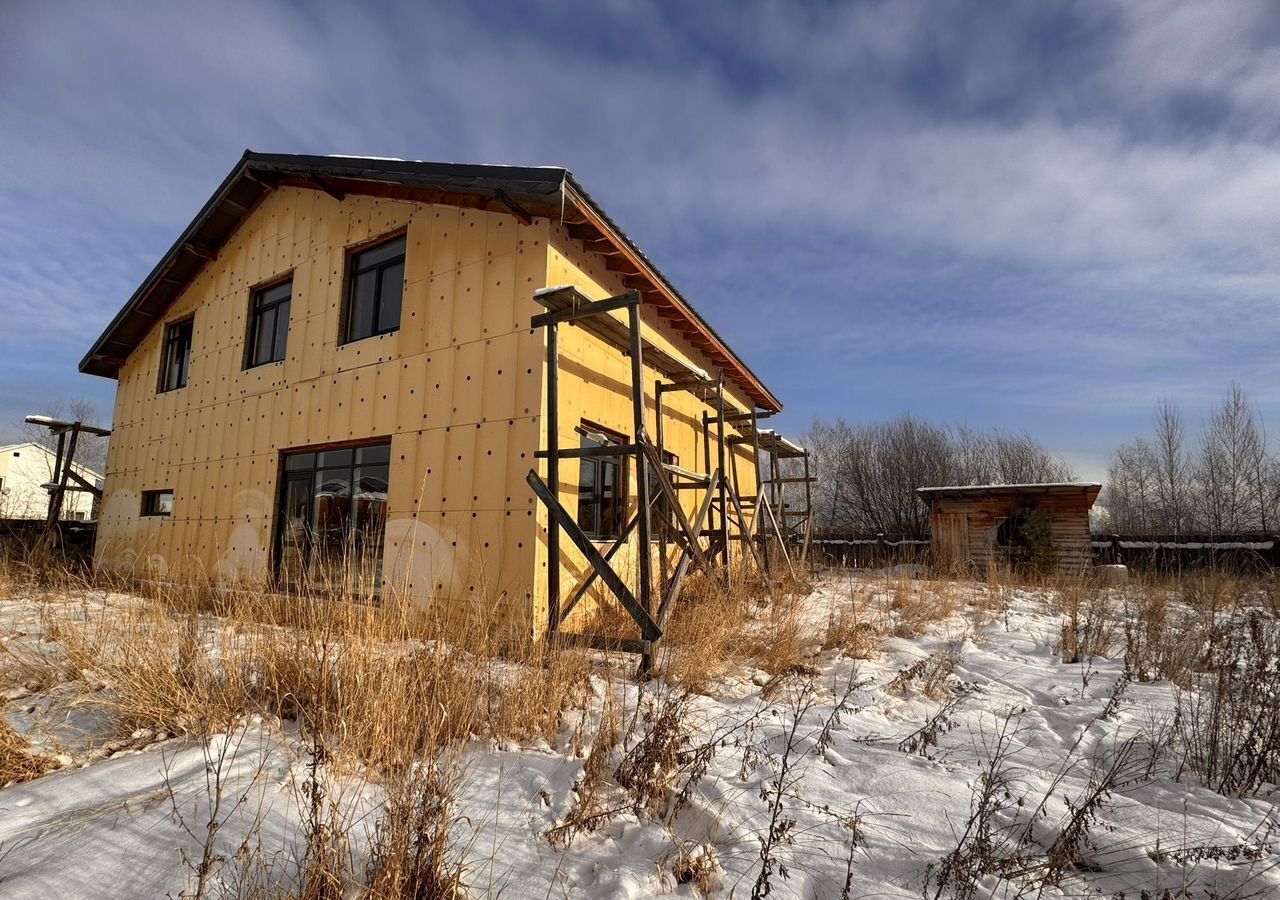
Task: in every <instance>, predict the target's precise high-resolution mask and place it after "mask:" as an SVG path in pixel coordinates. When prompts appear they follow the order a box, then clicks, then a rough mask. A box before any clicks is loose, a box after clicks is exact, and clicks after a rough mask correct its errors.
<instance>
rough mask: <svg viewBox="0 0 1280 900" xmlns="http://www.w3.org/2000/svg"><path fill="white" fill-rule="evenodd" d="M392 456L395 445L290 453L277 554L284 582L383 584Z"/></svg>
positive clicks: (370, 588) (318, 586)
mask: <svg viewBox="0 0 1280 900" xmlns="http://www.w3.org/2000/svg"><path fill="white" fill-rule="evenodd" d="M390 457H391V447H390V444H377V445H371V446H366V447H357V448H351V447H345V448H342V449H339V450H324V451H320V452H317V453H312V452H306V453H296V454H288V455H286V456H285V460H284V481H283V484H282V485H281V491H280V510H279V514H280V518H279V522H280V524H279V532H278V538H277V557H276V559H277V566H278V575H279V578H280V580H281V581H282V582H283V583H285V584H287V585H290V586H294V587H298V588H300V589H306V590H313V591H314V590H324V589H330V590H334V591H337V592H342V593H352V592H355V593H375V592H376V591H377V590H378V587H379V581H380V579H381V566H382V546H383V536H384V534H385V531H386V522H387V483H388V468H389V462H388V461H389V460H390Z"/></svg>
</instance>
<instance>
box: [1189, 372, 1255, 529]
mask: <svg viewBox="0 0 1280 900" xmlns="http://www.w3.org/2000/svg"><path fill="white" fill-rule="evenodd" d="M1265 455H1266V445H1265V441H1264V439H1263V437H1262V431H1261V428H1260V426H1259V424H1258V421H1257V419H1256V417H1255V415H1254V411H1253V407H1252V406H1250V404H1249V401H1248V399H1247V398H1246V397H1245V393H1244V391H1243V390H1242V389H1241V388H1240V386H1239V385H1238V384H1232V385H1231V386H1230V387H1229V388H1228V389H1227V394H1226V396H1225V397H1224V398H1223V400H1222V405H1221V406H1219V407H1218V409H1217V410H1215V411H1214V413H1213V415H1212V416H1210V417H1209V420H1208V422H1206V423H1205V426H1204V435H1203V439H1202V443H1201V447H1200V469H1199V478H1200V486H1201V500H1202V504H1203V509H1204V518H1205V525H1206V526H1207V527H1208V528H1209V529H1210V530H1211V531H1212V532H1214V533H1218V534H1227V533H1232V532H1240V531H1248V530H1253V529H1257V528H1259V527H1261V521H1262V519H1263V514H1262V510H1261V508H1260V507H1259V504H1258V501H1259V493H1258V491H1257V489H1256V487H1255V481H1256V477H1255V473H1256V471H1257V468H1258V460H1259V458H1260V457H1262V456H1265Z"/></svg>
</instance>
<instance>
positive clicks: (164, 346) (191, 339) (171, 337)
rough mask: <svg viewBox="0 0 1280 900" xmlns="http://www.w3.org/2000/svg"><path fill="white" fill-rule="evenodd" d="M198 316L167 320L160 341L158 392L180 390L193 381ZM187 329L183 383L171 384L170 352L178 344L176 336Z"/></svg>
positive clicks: (164, 392) (182, 374)
mask: <svg viewBox="0 0 1280 900" xmlns="http://www.w3.org/2000/svg"><path fill="white" fill-rule="evenodd" d="M195 326H196V317H195V316H194V315H190V316H187V317H185V318H182V319H174V320H173V321H172V322H166V323H165V325H164V335H163V337H162V338H161V342H160V377H159V379H158V380H157V382H156V393H157V394H167V393H169V392H170V391H180V390H182V389H183V388H185V387H186V386H187V385H188V384H189V383H190V381H191V351H192V347H193V345H194V344H195V334H196V327H195ZM183 331H186V335H187V339H186V359H185V360H184V361H183V363H182V373H181V383H180V384H169V379H168V376H169V370H170V360H171V356H170V354H171V353H172V352H173V350H174V347H175V346H177V345H178V343H179V342H178V341H177V340H176V336H177V335H178V334H180V333H181V332H183Z"/></svg>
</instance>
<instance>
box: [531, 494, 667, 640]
mask: <svg viewBox="0 0 1280 900" xmlns="http://www.w3.org/2000/svg"><path fill="white" fill-rule="evenodd" d="M525 480H526V481H528V482H529V487H531V488H533V492H534V494H536V495H537V497H538V499H539V500H541V501H542V503H543V505H544V506H546V508H547V512H548V513H549V514H550V515H551V516H552V517H553V518H554V519H555V520H556V522H557V523H558V524H559V525H560V528H561V529H562V530H563V531H564V533H565V534H567V535H568V536H569V539H570V540H572V541H573V543H574V544H575V545H576V546H577V548H578V549H579V550H581V551H582V555H583V556H585V557H586V558H587V562H588V563H589V564H590V566H591V568H593V569H595V570H596V572H597V573H598V574H599V576H600V580H601V581H603V582H604V583H605V586H606V587H608V588H609V590H611V591H612V592H613V595H614V596H615V597H617V598H618V602H619V603H621V604H622V606H623V608H624V609H626V611H627V613H628V614H630V616H631V618H632V619H634V620H635V623H636V624H637V625H639V626H640V634H641V635H642V636H643V637H644V639H645V640H647V641H656V640H658V639H659V638H661V637H662V629H661V628H659V627H658V623H657V622H655V621H654V620H653V616H651V615H649V611H648V610H647V609H645V608H644V607H643V606H641V605H640V601H638V600H637V599H636V597H635V594H633V593H631V589H630V588H628V587H627V585H626V583H625V582H624V581H623V580H622V578H621V577H619V575H618V573H617V572H615V571H614V569H613V567H612V566H610V565H609V563H608V561H607V560H606V559H605V558H604V557H603V556H601V555H600V551H599V550H597V549H596V547H595V545H594V544H592V543H591V540H590V538H588V537H587V536H586V534H584V533H583V531H582V529H581V528H580V527H579V526H578V523H577V521H575V520H574V518H573V516H571V515H569V513H568V511H567V510H566V509H565V508H564V507H563V506H561V505H560V500H559V498H558V497H556V496H555V495H554V494H552V493H551V489H550V488H549V487H547V485H546V483H545V482H543V480H542V479H541V478H539V477H538V473H537V472H536V471H534V470H533V469H530V470H529V474H528V475H527V476H526V478H525ZM647 549H648V548H647V547H646V548H642V551H641V552H643V551H644V550H647ZM547 565H548V566H558V565H560V560H558V559H552V560H548V561H547Z"/></svg>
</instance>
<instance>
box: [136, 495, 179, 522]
mask: <svg viewBox="0 0 1280 900" xmlns="http://www.w3.org/2000/svg"><path fill="white" fill-rule="evenodd" d="M164 496H168V498H169V509H168V510H167V511H165V510H161V509H160V508H159V502H158V501H159V500H160V498H161V497H164ZM173 505H174V496H173V488H156V489H155V490H150V491H143V492H142V509H141V512H139V513H138V515H139V516H141V517H142V518H144V519H171V518H173Z"/></svg>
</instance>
